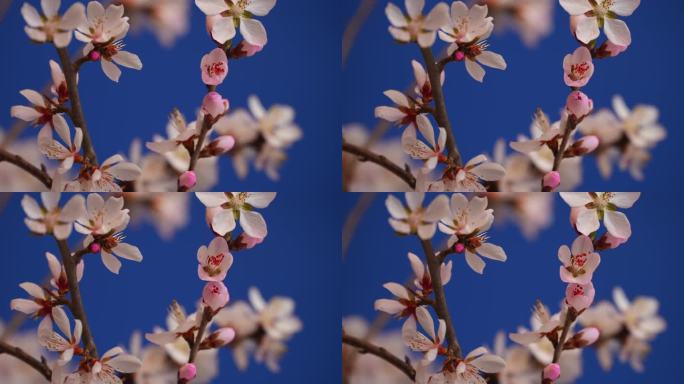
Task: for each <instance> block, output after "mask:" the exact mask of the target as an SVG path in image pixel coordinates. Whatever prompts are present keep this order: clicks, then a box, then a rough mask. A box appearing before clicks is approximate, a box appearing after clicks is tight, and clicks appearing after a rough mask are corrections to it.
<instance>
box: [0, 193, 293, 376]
mask: <svg viewBox="0 0 684 384" xmlns="http://www.w3.org/2000/svg"><path fill="white" fill-rule="evenodd" d="M170 195H177V196H182V195H184V194H163V195H155V196H162V197H163V196H170ZM275 195H276V194H275V193H260V192H227V193H203V194H198V195H197V197H198V198H199V200H200V201H201V202H202V203H203V204H205V205H206V206H207V207H206V211H207V214H206V217H207V224H208V226H209V229H210V232H211V233H212V235H213V238H212V240H211V241H210V242H209V244H208V245H206V246H205V245H203V246H201V247H199V249H198V250H197V256H196V260H197V268H196V270H197V276H198V278H199V279H200V280H201V281H203V282H204V283H205V285H204V288H203V290H202V293H201V300H200V301H199V304H198V307H197V311H196V312H194V313H191V314H186V311H185V309H184V308H183V307H182V306H181V305H180V304H178V303H177V302H175V301H174V302H173V303H172V304H171V306H170V309H169V315H168V317H167V329H166V330H165V329H162V328H155V329H154V332H152V333H147V334H146V335H145V337H146V339H147V340H148V341H150V342H151V343H152V344H151V345H146V346H143V345H142V338H141V335H140V333H137V332H136V333H134V334H133V336H132V338H131V345H130V346H129V348H127V349H124V348H123V347H119V346H117V347H114V348H111V349H110V350H108V351H106V352H105V353H104V354H102V355H98V351H97V348H96V346H95V342H94V338H93V336H92V328H91V327H90V325H89V324H88V321H87V317H86V315H85V310H84V308H83V304H82V303H81V297H82V292H83V290H82V287H81V286H80V283H81V280H82V279H83V277H84V275H85V264H86V262H87V259H88V260H89V258H90V257H91V256H90V255H91V254H98V253H99V254H100V258H101V260H102V263H103V264H104V267H105V268H106V269H108V270H109V271H111V272H112V273H114V274H118V273H120V271H121V267H122V264H123V263H122V261H121V260H120V259H126V260H130V261H137V262H141V261H142V259H143V256H142V253H141V252H140V250H139V249H138V247H136V246H134V245H131V244H129V243H127V242H124V241H123V239H124V237H125V235H124V231H125V230H126V229H127V227H128V225H129V223H130V220H131V216H134V217H135V216H140V215H146V214H150V213H148V212H141V211H140V205H136V204H142V203H150V202H156V203H157V204H159V203H161V201H159V199H158V198H155V197H154V196H152V197H151V196H148V195H143V194H134V193H129V194H125V195H123V196H109V197H106V198H104V197H103V196H101V195H99V194H94V193H93V194H89V195H87V196H86V197H83V196H81V195H70V198H69V199H68V200H67V201H66V202H62V204H60V194H59V193H56V192H45V193H42V194H41V196H40V201H37V200H36V199H35V198H33V197H31V196H29V195H26V196H24V197H23V199H22V200H21V206H22V208H23V210H24V212H25V214H26V218H25V220H24V222H25V224H26V226H27V227H28V229H29V230H30V232H31V233H32V234H34V235H37V236H50V237H53V238H54V240H55V242H56V244H57V248H58V250H59V253H58V254H57V255H55V254H53V253H51V252H46V253H45V258H46V260H47V264H48V269H49V271H50V279H49V281H48V282H46V283H44V284H40V283H34V282H23V283H21V284H20V285H19V286H20V287H21V288H22V289H23V290H24V291H25V292H26V294H27V295H28V296H27V297H26V298H24V297H21V298H15V299H13V300H12V301H11V303H10V307H11V308H12V309H13V310H16V311H18V312H21V313H23V314H25V315H27V316H29V317H30V318H34V319H37V320H40V323H39V325H38V329H37V332H36V333H37V339H36V341H37V343H38V344H39V345H40V346H42V347H43V348H45V349H46V350H48V351H51V352H56V353H58V354H59V356H58V357H57V359H56V360H47V359H45V358H43V359H42V360H40V361H39V360H30V359H33V357H31V355H28V354H27V353H28V352H27V350H23V349H19V350H15V349H12V350H11V351H10V350H8V349H6V348H9V347H7V346H6V344H2V345H0V350H2V351H3V352H4V353H8V354H10V355H13V356H14V357H16V358H17V359H22V360H24V361H25V362H31V361H32V362H33V364H31V365H32V366H34V368H35V369H36V370H37V371H38V372H40V373H42V375H43V376H44V378H46V379H48V380H51V382H52V383H59V384H64V383H74V382H88V383H90V382H92V383H123V382H127V381H128V380H129V379H130V380H134V382H146V381H147V380H148V379H149V378H151V377H158V378H159V379H160V380H162V381H163V382H171V381H172V382H176V380H178V382H189V381H191V380H192V381H193V382H198V383H202V382H209V381H210V380H212V379H213V378H214V377H215V376H216V375H217V372H218V359H217V356H218V350H219V349H220V348H222V347H230V349H231V351H232V353H233V356H234V358H235V362H236V365H237V366H238V367H239V368H240V369H245V368H246V366H247V364H248V361H249V359H250V356H252V355H253V356H254V357H255V359H256V360H257V361H259V362H264V363H265V364H266V365H267V366H268V368H269V369H270V370H273V371H277V370H278V369H279V360H280V358H281V356H282V355H283V354H284V353H285V352H286V350H287V347H286V344H285V343H286V342H287V341H288V340H289V339H290V338H291V337H292V336H293V335H294V334H296V333H297V332H299V331H300V330H301V329H302V323H301V321H300V320H299V319H298V318H297V317H296V315H295V314H294V310H295V303H294V301H293V300H292V299H291V298H288V297H283V296H276V297H273V298H271V299H270V300H265V299H264V298H263V296H262V295H261V293H260V292H259V290H258V289H257V288H256V287H252V288H250V289H249V302H245V301H237V302H235V303H232V304H230V305H228V303H229V300H230V295H229V291H228V288H227V287H226V285H225V283H224V281H225V280H226V279H227V276H228V272H229V270H230V268H231V266H232V264H233V261H234V256H233V255H234V254H235V253H236V252H239V251H242V250H248V249H253V248H255V247H257V246H258V244H260V243H261V242H262V241H263V240H264V238H265V237H266V236H267V227H266V222H265V220H264V218H263V216H261V214H259V213H257V212H255V211H254V210H255V209H257V208H266V207H267V206H268V205H269V204H270V203H271V202H272V201H273V199H274V198H275ZM176 201H177V200H173V199H170V201H169V204H173V203H174V202H176ZM129 203H131V209H129V208H124V205H125V204H126V205H127V206H128V204H129ZM178 208H179V207H175V209H176V210H178ZM136 210H137V211H138V212H136ZM179 213H180V212H179ZM151 214H152V215H157V214H155V213H151ZM156 217H157V218H156V219H153V220H159V221H161V220H164V219H163V217H164V216H163V215H162V216H156ZM238 228H242V231H238ZM74 234H77V235H82V240H79V241H78V242H77V244H78V246H77V247H76V248H75V249H70V246H69V243H70V241H69V240H70V239H71V237H73V235H74ZM214 326H216V329H215V330H214V331H211V328H212V327H214ZM11 348H15V347H11ZM16 351H20V353H18V354H16V353H17V352H16ZM35 355H36V356H38V355H39V353H36V354H35ZM27 359H29V360H27ZM16 361H17V362H19V360H16ZM19 364H23V363H19ZM36 367H37V368H36ZM3 377H4V376H3ZM20 377H21V379H20V380H27V378H29V377H32V376H31V374H29V373H26V374H25V375H24V376H20Z"/></svg>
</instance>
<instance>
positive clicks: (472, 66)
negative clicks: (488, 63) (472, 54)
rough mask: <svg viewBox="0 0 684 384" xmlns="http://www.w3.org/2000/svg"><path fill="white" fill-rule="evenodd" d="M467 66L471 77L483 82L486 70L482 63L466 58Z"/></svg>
mask: <svg viewBox="0 0 684 384" xmlns="http://www.w3.org/2000/svg"><path fill="white" fill-rule="evenodd" d="M465 67H466V71H468V74H469V75H470V77H472V78H473V79H475V80H477V81H479V82H480V83H481V82H482V80H483V79H484V75H485V70H484V68H482V66H481V65H480V64H478V63H476V62H474V61H473V60H470V59H466V61H465Z"/></svg>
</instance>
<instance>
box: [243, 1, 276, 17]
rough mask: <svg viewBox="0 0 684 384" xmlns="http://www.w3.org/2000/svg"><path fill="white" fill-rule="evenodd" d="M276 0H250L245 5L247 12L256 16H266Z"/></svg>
mask: <svg viewBox="0 0 684 384" xmlns="http://www.w3.org/2000/svg"><path fill="white" fill-rule="evenodd" d="M275 4H276V0H252V1H250V2H249V3H248V4H247V8H245V9H246V10H247V11H249V12H251V13H252V14H253V15H256V16H266V15H267V14H268V13H269V12H271V9H273V7H275Z"/></svg>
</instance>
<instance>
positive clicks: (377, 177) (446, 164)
mask: <svg viewBox="0 0 684 384" xmlns="http://www.w3.org/2000/svg"><path fill="white" fill-rule="evenodd" d="M639 4H640V2H639V1H631V0H625V1H613V2H600V1H599V2H597V1H590V0H576V1H575V0H561V1H560V5H561V6H562V8H563V9H565V10H566V11H567V12H568V13H569V14H570V15H571V30H572V33H573V36H574V37H575V38H576V40H577V41H578V43H579V45H580V46H579V47H578V48H577V49H576V50H575V51H574V52H572V53H570V54H567V55H566V56H565V58H564V60H563V63H562V68H563V79H564V83H565V85H566V86H568V87H569V88H570V91H569V94H568V96H567V98H566V100H565V104H564V106H563V108H562V111H561V114H560V117H559V119H558V120H557V121H555V122H554V121H553V120H550V118H549V116H548V115H547V114H546V113H545V112H544V111H542V110H541V109H537V111H536V112H535V114H534V118H533V122H532V125H531V135H530V136H529V137H527V136H524V135H519V136H518V138H517V139H516V140H514V141H511V142H510V147H511V148H512V149H513V150H514V151H515V152H514V153H509V154H507V153H506V148H505V147H506V145H505V144H504V142H503V141H499V142H497V144H496V146H495V148H494V153H493V154H492V156H488V155H486V154H484V153H481V154H480V155H477V156H475V157H473V158H472V159H471V160H469V161H466V159H462V158H461V152H459V149H458V147H457V146H456V142H457V140H456V138H455V137H454V133H453V132H452V131H451V124H450V122H449V118H448V111H447V110H446V105H447V104H446V102H445V100H444V92H443V88H445V77H446V76H445V70H446V67H447V66H448V65H449V64H450V63H458V62H464V63H465V67H466V71H467V72H468V73H469V74H470V76H471V77H473V78H474V79H475V80H478V81H482V80H483V78H484V75H485V71H484V69H483V67H482V65H484V66H489V67H493V68H497V69H505V68H506V61H505V60H504V58H503V57H502V56H501V55H499V54H496V53H493V52H492V51H490V50H489V46H490V45H489V43H488V38H489V37H490V35H491V34H492V31H493V30H494V18H495V17H496V18H497V20H498V19H499V18H502V19H503V23H506V22H509V23H510V22H511V21H510V16H511V15H515V18H514V21H513V23H514V24H515V26H516V28H517V29H518V30H520V31H521V33H522V34H523V36H527V37H525V40H526V41H527V42H528V43H530V44H532V43H533V42H534V41H535V40H536V39H538V38H539V36H541V35H543V34H544V31H546V32H548V28H549V24H550V18H551V16H550V14H551V11H552V4H551V2H550V1H548V0H524V1H523V0H515V1H508V0H506V1H504V0H488V1H482V2H477V4H474V5H472V6H471V7H468V6H467V5H466V4H465V3H463V2H461V1H454V2H452V3H451V4H450V5H448V4H446V3H444V2H439V3H437V4H436V5H435V6H434V7H433V8H432V9H424V7H425V2H424V1H418V0H415V1H414V0H407V1H405V6H406V10H405V11H404V10H402V9H401V8H399V7H398V6H396V5H394V4H392V3H389V4H388V5H387V7H386V9H385V13H386V15H387V18H388V19H389V22H390V27H389V32H390V34H391V36H392V37H393V38H394V40H396V41H398V42H399V43H403V44H416V45H418V47H419V48H420V52H421V54H422V55H423V64H421V63H419V62H418V61H416V60H413V61H412V63H411V65H412V69H413V74H414V78H415V82H414V84H415V87H410V88H408V89H407V90H405V91H399V90H394V89H391V90H387V91H385V92H384V94H385V96H387V97H388V98H389V99H390V100H391V102H392V104H391V105H387V106H379V107H376V108H375V116H376V117H377V118H379V119H381V120H383V121H385V122H387V123H388V124H392V125H396V126H399V127H403V133H402V135H401V142H400V143H397V142H394V141H388V142H387V143H386V144H381V143H379V138H380V137H381V136H382V134H384V129H381V128H376V130H375V131H374V132H373V134H372V135H371V136H370V138H368V137H366V138H363V136H366V134H365V132H363V133H357V131H360V130H359V129H358V128H356V127H354V131H355V132H354V136H353V137H352V136H351V134H350V127H345V128H344V132H343V142H344V144H345V145H353V146H356V147H357V149H356V150H355V151H350V150H349V149H348V148H346V147H343V150H344V151H345V152H348V153H347V160H346V161H344V162H343V170H344V172H345V173H346V175H345V187H346V188H347V189H350V190H355V191H361V190H363V191H368V190H393V191H399V190H415V191H436V192H440V191H456V192H458V191H462V192H485V191H514V192H528V191H547V192H548V191H554V190H564V191H565V190H572V189H575V188H576V187H577V186H578V185H579V184H580V183H581V181H582V159H583V158H584V157H586V156H588V155H593V156H595V158H596V159H597V162H598V166H599V169H600V171H601V175H602V176H603V177H604V178H609V177H610V176H611V175H612V170H613V167H614V165H615V164H617V165H618V166H619V168H620V169H621V170H628V171H629V172H630V174H631V175H632V176H633V177H634V178H635V179H638V180H641V179H642V178H643V168H644V167H645V166H646V164H647V163H648V161H649V160H650V158H651V154H650V151H651V150H652V149H653V148H654V147H655V146H656V145H657V144H658V143H659V142H661V141H662V140H664V139H665V137H666V131H665V129H664V128H663V127H662V125H661V124H660V123H659V122H658V117H659V116H658V109H657V108H656V107H654V106H649V105H638V106H636V107H635V108H634V109H633V110H632V109H630V108H629V107H628V106H627V105H626V104H625V102H624V100H623V99H622V97H621V96H619V95H616V96H615V97H614V99H613V107H614V110H615V112H614V113H613V112H611V111H608V110H606V109H601V110H598V111H597V112H594V110H595V108H594V103H593V101H592V99H591V98H590V97H589V96H588V95H587V94H586V93H584V92H583V88H584V87H586V86H587V85H589V81H590V79H591V78H592V76H593V75H594V73H595V71H597V68H596V67H595V65H596V64H597V63H596V62H597V61H598V60H600V59H607V58H611V57H615V56H617V55H619V54H620V53H622V52H624V51H625V50H627V48H628V47H629V45H630V44H631V34H630V30H629V28H628V27H627V25H626V24H625V22H624V21H622V20H620V19H619V17H624V16H630V15H631V14H632V13H633V12H634V11H635V10H636V9H637V7H638V6H639ZM506 19H509V20H506ZM600 28H602V29H603V30H604V32H605V35H606V39H605V41H603V42H601V41H600V40H599V38H600ZM438 38H439V39H440V40H442V41H444V42H445V43H447V46H446V47H445V48H444V52H445V54H444V56H443V57H438V58H437V59H435V58H434V57H433V54H432V49H433V48H432V47H433V45H434V44H435V42H436V41H437V40H438ZM437 83H439V84H437ZM358 148H361V149H358ZM365 153H370V154H371V155H373V154H376V153H377V154H378V155H382V156H383V157H384V158H381V159H377V158H371V157H369V156H365ZM351 154H353V155H351ZM358 160H360V161H358ZM368 161H370V162H373V163H375V164H374V165H366V164H362V163H363V162H368ZM358 163H361V164H358ZM378 166H379V167H381V169H377V168H378ZM400 169H401V170H400ZM369 174H372V175H369ZM397 176H399V178H397Z"/></svg>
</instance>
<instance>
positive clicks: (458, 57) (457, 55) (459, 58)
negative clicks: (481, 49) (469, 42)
mask: <svg viewBox="0 0 684 384" xmlns="http://www.w3.org/2000/svg"><path fill="white" fill-rule="evenodd" d="M454 59H455V60H456V61H463V60H464V59H465V53H463V51H456V52H455V53H454Z"/></svg>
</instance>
